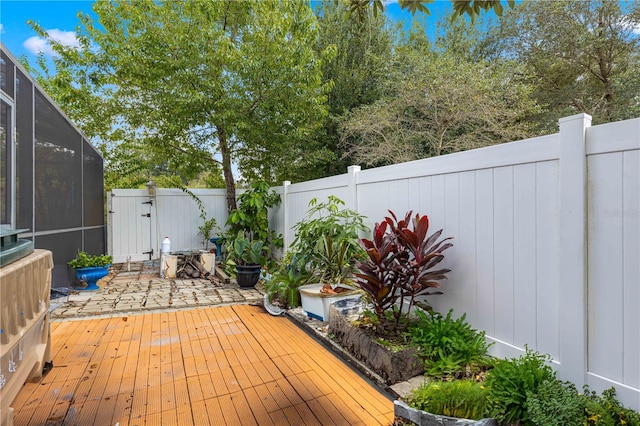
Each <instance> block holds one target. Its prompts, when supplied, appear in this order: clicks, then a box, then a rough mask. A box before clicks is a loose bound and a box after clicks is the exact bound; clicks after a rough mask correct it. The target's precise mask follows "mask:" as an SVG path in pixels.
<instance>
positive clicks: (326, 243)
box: [291, 196, 367, 321]
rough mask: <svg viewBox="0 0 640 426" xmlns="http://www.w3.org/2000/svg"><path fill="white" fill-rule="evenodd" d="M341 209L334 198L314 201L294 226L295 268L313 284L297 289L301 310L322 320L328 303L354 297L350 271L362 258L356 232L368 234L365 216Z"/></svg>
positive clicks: (341, 206) (326, 318)
mask: <svg viewBox="0 0 640 426" xmlns="http://www.w3.org/2000/svg"><path fill="white" fill-rule="evenodd" d="M343 206H344V201H342V200H340V199H339V198H337V197H335V196H329V197H328V199H327V201H325V202H321V203H319V202H318V200H317V199H315V198H314V199H312V200H311V201H310V202H309V210H308V211H307V215H306V216H305V218H304V219H303V220H302V221H300V222H299V223H297V224H296V225H295V227H294V229H295V231H296V234H295V238H294V241H293V244H292V248H291V250H292V251H293V252H294V253H295V263H294V265H295V267H296V268H297V269H298V270H301V271H303V270H304V271H307V272H308V273H309V274H310V275H311V276H312V279H311V280H310V281H311V282H313V281H315V283H313V284H307V285H303V286H301V287H300V289H299V290H300V294H301V299H302V309H303V310H304V311H305V312H306V313H307V315H309V316H311V317H313V318H316V319H320V320H321V321H327V320H328V309H329V305H330V303H332V302H333V301H335V300H337V299H338V298H344V297H350V296H353V295H354V294H356V292H357V289H356V288H355V287H354V286H353V285H352V278H353V272H354V268H355V264H356V260H357V259H359V258H362V257H363V256H364V250H363V249H362V248H361V247H360V245H359V244H358V239H359V235H358V233H360V232H365V231H367V227H366V226H365V225H364V216H362V215H360V214H359V213H357V212H355V211H353V210H351V209H347V208H343Z"/></svg>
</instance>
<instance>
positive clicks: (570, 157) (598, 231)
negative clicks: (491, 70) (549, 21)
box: [112, 114, 640, 410]
mask: <svg viewBox="0 0 640 426" xmlns="http://www.w3.org/2000/svg"><path fill="white" fill-rule="evenodd" d="M590 122H591V118H590V117H589V116H587V115H585V114H579V115H576V116H572V117H568V118H564V119H561V120H560V132H559V133H557V134H554V135H549V136H543V137H539V138H534V139H529V140H524V141H519V142H512V143H508V144H502V145H496V146H491V147H487V148H482V149H476V150H472V151H466V152H460V153H456V154H451V155H445V156H441V157H436V158H427V159H424V160H418V161H413V162H409V163H404V164H396V165H392V166H387V167H380V168H376V169H369V170H360V168H359V167H357V166H352V167H350V168H349V170H348V173H346V174H343V175H339V176H333V177H329V178H325V179H318V180H315V181H310V182H303V183H295V184H291V183H289V182H285V184H284V185H283V186H282V187H279V188H275V189H277V190H278V191H279V192H280V193H281V194H282V201H283V202H282V204H281V205H280V206H279V207H278V208H277V209H274V210H273V211H272V212H271V217H270V220H271V224H272V227H273V228H274V229H276V230H277V232H280V233H282V234H283V235H284V237H285V244H290V243H291V241H292V240H293V233H292V230H291V228H292V227H293V225H294V224H295V223H297V222H298V221H299V220H300V219H302V218H303V217H304V215H305V213H306V211H307V205H308V202H309V200H310V199H311V198H314V197H316V198H319V199H324V198H326V196H328V195H335V196H337V197H339V198H341V199H343V200H345V201H346V203H347V206H348V207H350V208H352V209H355V210H357V211H359V212H360V213H362V214H363V215H365V216H367V217H368V222H369V225H370V226H373V224H374V223H375V222H379V221H381V220H382V218H383V217H384V216H385V215H386V214H387V210H389V209H390V210H393V211H394V212H395V213H396V214H400V215H404V213H405V212H406V211H408V210H413V211H414V213H415V212H419V213H423V214H425V213H426V214H428V215H429V218H430V222H431V226H432V229H433V230H434V231H435V230H438V229H440V228H444V233H443V235H444V236H452V237H454V240H453V243H454V246H453V247H452V248H451V249H449V250H448V251H447V253H446V258H445V263H446V266H447V267H448V268H450V269H451V270H452V272H451V273H450V274H449V278H448V280H446V282H444V283H443V288H442V290H443V291H444V295H441V296H436V297H433V298H431V299H430V302H431V304H432V305H433V306H434V307H435V308H436V309H437V310H439V311H441V312H446V311H447V310H449V309H450V308H452V309H454V312H455V313H456V314H458V315H462V313H466V314H467V319H468V320H469V322H470V323H471V324H472V325H473V326H474V327H476V328H479V329H482V330H485V331H486V334H487V337H488V339H489V340H491V341H493V342H494V343H495V344H494V345H493V346H492V352H493V354H495V355H497V356H517V355H519V354H521V353H523V352H524V347H525V345H528V347H529V348H531V349H534V350H536V351H538V352H541V353H548V354H550V355H551V356H552V358H553V363H554V366H555V368H556V369H557V371H558V373H559V376H560V377H561V378H563V379H565V380H571V381H572V382H574V383H575V384H576V385H578V386H581V385H582V384H585V383H587V384H589V385H590V386H591V388H592V389H594V390H596V391H599V392H601V391H602V390H604V389H606V388H608V387H611V386H615V387H616V389H617V392H618V397H619V399H620V401H621V402H623V403H624V404H625V405H627V406H629V407H632V408H634V409H636V410H640V119H634V120H627V121H622V122H617V123H610V124H604V125H599V126H594V127H590ZM161 191H163V190H158V196H157V197H156V198H157V200H158V202H157V205H155V206H156V208H157V209H158V212H159V215H160V217H163V216H173V217H174V219H172V221H173V222H172V223H171V224H167V223H163V226H167V228H166V229H170V228H168V226H175V223H177V222H181V223H188V224H189V230H190V232H193V233H195V234H197V226H198V222H199V218H198V211H197V209H195V204H194V206H193V208H191V207H189V208H184V207H183V208H181V209H179V210H178V211H174V212H173V213H171V214H170V213H167V212H165V206H164V202H161V199H162V198H161V196H160V194H161ZM173 191H176V190H173ZM142 192H144V191H142ZM178 192H179V191H178ZM114 194H116V197H117V195H118V194H117V193H116V191H114ZM203 194H205V192H203ZM212 194H213V193H212ZM215 194H216V195H213V197H219V199H220V201H219V202H215V203H213V204H214V205H215V206H217V207H215V208H212V209H210V210H209V212H210V214H211V215H214V217H216V219H218V223H219V224H220V223H224V220H225V219H226V212H225V211H224V206H225V204H224V194H223V193H222V192H220V193H215ZM183 203H185V202H183ZM132 208H133V207H132ZM137 214H138V212H137V211H136V212H135V214H133V213H132V215H133V216H136V215H137ZM115 215H117V213H115V214H113V216H114V217H115ZM152 218H153V215H152ZM136 219H137V216H136ZM141 223H142V224H141V225H140V226H143V227H144V224H145V222H143V221H142V222H141ZM158 223H160V222H158ZM127 226H129V225H127ZM112 227H113V228H115V227H116V226H115V221H114V222H112ZM157 228H158V229H156V231H155V232H156V235H160V234H163V235H164V234H165V231H164V230H161V229H160V228H161V227H160V226H158V227H157ZM131 229H134V227H132V226H131ZM138 232H142V231H138ZM151 232H152V233H153V226H151ZM166 232H168V233H169V234H168V235H173V234H174V233H175V232H174V231H173V230H171V231H166ZM125 234H126V236H127V237H130V238H133V233H132V232H131V233H127V232H125ZM113 235H114V239H115V238H116V235H119V233H116V232H115V231H114V232H113ZM152 241H155V242H156V244H157V241H158V239H157V238H156V240H153V237H152ZM172 241H173V239H172ZM195 241H198V240H197V239H192V240H189V241H188V242H185V243H184V244H187V245H194V244H195V243H194V242H195ZM123 245H124V244H123V243H117V244H116V242H115V241H114V243H113V247H116V246H118V247H122V246H123ZM128 245H131V246H132V245H133V243H129V244H128ZM154 249H155V250H156V251H157V246H156V247H154ZM139 250H143V249H139Z"/></svg>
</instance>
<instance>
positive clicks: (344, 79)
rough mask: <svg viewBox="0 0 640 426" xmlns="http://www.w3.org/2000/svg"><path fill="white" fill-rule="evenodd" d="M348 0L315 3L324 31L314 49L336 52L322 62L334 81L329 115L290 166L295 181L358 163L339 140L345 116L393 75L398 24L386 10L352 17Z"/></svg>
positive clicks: (330, 81) (327, 77)
mask: <svg viewBox="0 0 640 426" xmlns="http://www.w3.org/2000/svg"><path fill="white" fill-rule="evenodd" d="M318 3H320V2H318ZM347 6H348V5H347V4H346V3H345V2H343V1H335V0H323V1H322V2H321V3H320V4H319V5H318V6H317V7H314V11H315V13H316V16H317V18H318V31H319V36H318V40H317V44H316V47H315V50H316V51H317V52H318V54H320V53H321V52H324V51H327V50H331V51H334V52H335V54H334V55H332V56H331V57H328V58H326V59H325V60H324V61H323V62H322V79H323V82H324V83H325V84H330V85H331V91H329V92H328V93H327V107H328V115H327V117H325V119H324V121H323V123H322V126H321V127H319V128H318V129H317V130H316V131H315V132H314V134H313V136H312V137H311V138H310V139H309V140H308V141H307V142H306V146H305V147H304V149H305V152H304V156H303V157H302V158H301V161H300V162H298V163H296V166H298V167H296V168H295V169H294V170H291V173H292V174H291V177H290V178H289V180H292V181H301V180H308V179H315V178H318V177H324V176H332V175H335V174H339V173H344V172H345V171H346V170H347V167H348V166H350V165H352V164H356V163H354V162H353V161H354V160H353V159H352V158H351V157H350V156H349V155H347V153H346V152H345V151H344V150H342V149H341V147H340V145H339V143H340V134H339V128H340V122H341V118H340V117H341V115H342V114H344V113H345V112H347V111H349V110H351V109H352V108H355V107H358V106H360V105H366V104H370V103H372V102H374V101H376V100H378V99H379V98H380V96H382V94H383V93H384V87H385V85H386V81H387V79H388V78H389V66H390V65H391V63H392V58H393V47H394V39H395V38H396V34H397V33H398V32H397V31H395V29H396V28H395V27H394V26H393V25H392V23H391V22H390V21H389V20H388V19H387V18H386V17H385V16H384V15H381V16H378V18H374V17H373V16H371V14H369V15H368V16H367V17H366V18H365V19H362V20H360V21H356V20H354V19H347V14H348V8H347Z"/></svg>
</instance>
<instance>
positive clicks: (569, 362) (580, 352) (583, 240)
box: [558, 113, 591, 388]
mask: <svg viewBox="0 0 640 426" xmlns="http://www.w3.org/2000/svg"><path fill="white" fill-rule="evenodd" d="M559 124H560V162H559V163H560V191H559V194H560V259H559V260H560V262H559V264H560V273H559V278H560V289H559V298H558V303H559V307H558V308H559V327H560V330H559V332H558V334H559V338H560V347H559V352H560V360H559V361H560V368H559V369H558V373H559V375H560V377H561V378H562V379H564V380H570V381H572V382H573V383H575V384H576V386H578V388H580V387H581V386H582V385H583V384H584V383H585V382H586V378H587V367H588V366H587V359H588V354H587V349H588V346H587V321H588V317H587V309H588V305H587V201H588V200H587V155H586V146H585V145H586V129H587V128H588V127H590V126H591V116H590V115H588V114H584V113H582V114H577V115H572V116H570V117H564V118H561V119H560V120H559Z"/></svg>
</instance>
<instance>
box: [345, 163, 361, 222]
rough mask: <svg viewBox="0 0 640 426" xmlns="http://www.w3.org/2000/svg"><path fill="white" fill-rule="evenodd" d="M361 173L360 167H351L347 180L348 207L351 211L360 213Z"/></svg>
mask: <svg viewBox="0 0 640 426" xmlns="http://www.w3.org/2000/svg"><path fill="white" fill-rule="evenodd" d="M359 171H360V166H349V167H348V169H347V179H348V180H349V182H348V184H347V185H348V195H347V199H346V206H347V208H350V209H351V210H354V211H356V212H357V211H358V186H357V180H358V172H359Z"/></svg>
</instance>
